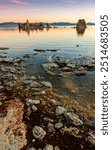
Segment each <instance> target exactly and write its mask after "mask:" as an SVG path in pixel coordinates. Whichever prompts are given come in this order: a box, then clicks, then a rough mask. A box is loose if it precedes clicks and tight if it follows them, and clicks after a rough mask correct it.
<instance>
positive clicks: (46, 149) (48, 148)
mask: <svg viewBox="0 0 112 150" xmlns="http://www.w3.org/2000/svg"><path fill="white" fill-rule="evenodd" d="M43 150H53V146H52V145H46V146H45V148H44V149H43Z"/></svg>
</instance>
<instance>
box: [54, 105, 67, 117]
mask: <svg viewBox="0 0 112 150" xmlns="http://www.w3.org/2000/svg"><path fill="white" fill-rule="evenodd" d="M65 112H66V109H65V108H63V107H61V106H57V107H56V111H55V113H56V115H57V116H60V115H63V114H64V113H65Z"/></svg>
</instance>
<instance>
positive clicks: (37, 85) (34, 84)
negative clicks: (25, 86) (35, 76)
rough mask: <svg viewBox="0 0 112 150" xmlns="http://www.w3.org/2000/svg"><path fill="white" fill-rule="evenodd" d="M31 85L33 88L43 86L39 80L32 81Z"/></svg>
mask: <svg viewBox="0 0 112 150" xmlns="http://www.w3.org/2000/svg"><path fill="white" fill-rule="evenodd" d="M30 86H31V87H32V88H40V87H41V84H40V83H38V82H36V81H32V82H31V84H30Z"/></svg>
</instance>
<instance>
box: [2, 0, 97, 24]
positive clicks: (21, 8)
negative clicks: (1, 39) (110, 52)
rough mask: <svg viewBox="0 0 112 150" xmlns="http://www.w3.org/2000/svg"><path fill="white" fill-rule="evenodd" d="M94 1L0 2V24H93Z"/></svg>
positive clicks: (21, 0) (13, 0)
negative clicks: (83, 20)
mask: <svg viewBox="0 0 112 150" xmlns="http://www.w3.org/2000/svg"><path fill="white" fill-rule="evenodd" d="M94 3H95V2H94V0H0V22H10V21H14V22H25V21H26V19H29V21H30V22H72V23H75V22H77V20H78V19H79V18H80V19H82V18H83V19H85V20H86V21H87V22H95V14H94V13H95V12H94V9H95V8H94Z"/></svg>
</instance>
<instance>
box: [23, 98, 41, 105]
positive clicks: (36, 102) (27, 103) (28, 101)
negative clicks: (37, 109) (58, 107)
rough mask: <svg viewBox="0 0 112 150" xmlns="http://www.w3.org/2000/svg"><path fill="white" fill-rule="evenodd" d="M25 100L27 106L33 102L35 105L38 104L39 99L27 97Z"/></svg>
mask: <svg viewBox="0 0 112 150" xmlns="http://www.w3.org/2000/svg"><path fill="white" fill-rule="evenodd" d="M25 102H26V105H27V106H30V105H34V104H35V105H37V104H40V101H39V100H32V99H28V98H26V99H25Z"/></svg>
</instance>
